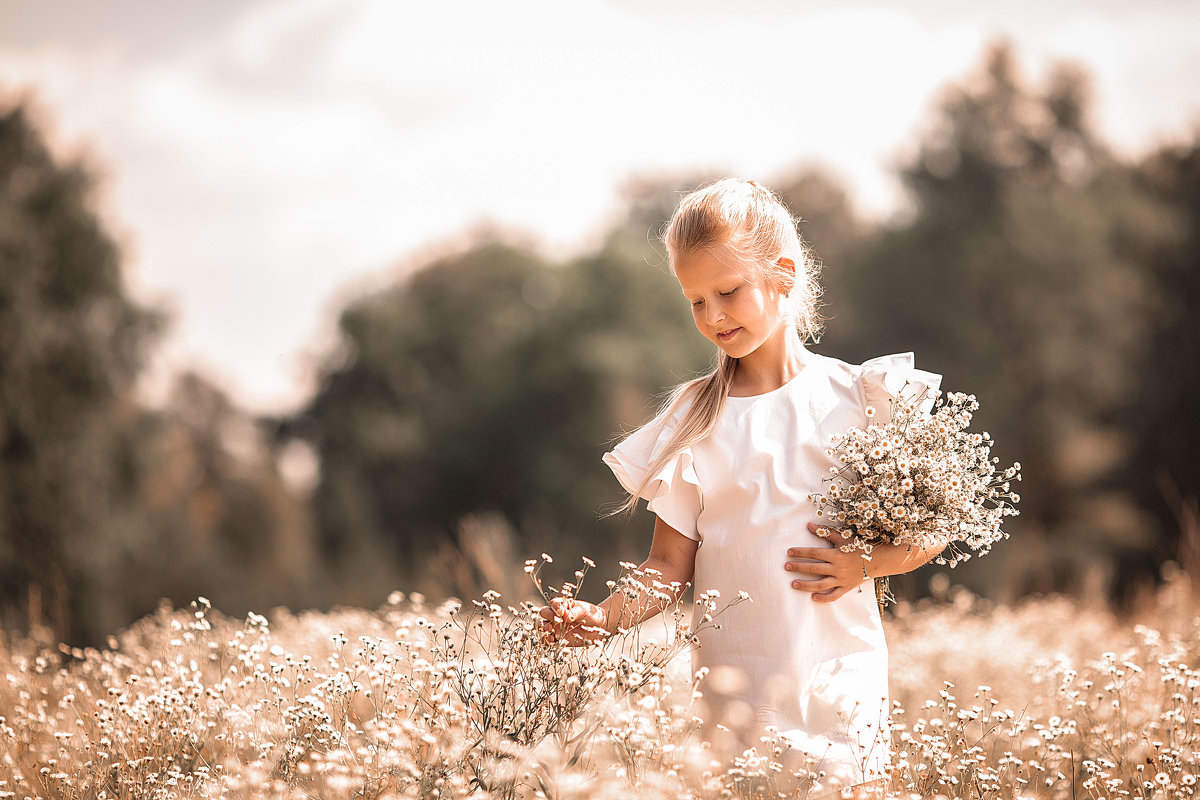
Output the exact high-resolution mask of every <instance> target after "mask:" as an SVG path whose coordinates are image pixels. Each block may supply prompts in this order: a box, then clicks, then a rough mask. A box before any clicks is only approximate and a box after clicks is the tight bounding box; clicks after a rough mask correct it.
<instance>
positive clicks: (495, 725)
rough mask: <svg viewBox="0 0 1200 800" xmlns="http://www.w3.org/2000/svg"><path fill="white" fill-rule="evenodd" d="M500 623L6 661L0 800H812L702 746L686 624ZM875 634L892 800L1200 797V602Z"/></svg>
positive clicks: (307, 623) (759, 764)
mask: <svg viewBox="0 0 1200 800" xmlns="http://www.w3.org/2000/svg"><path fill="white" fill-rule="evenodd" d="M501 599H502V598H500V597H498V596H497V595H495V594H494V593H489V594H488V595H487V596H485V597H484V598H482V599H480V600H477V601H475V602H473V603H468V604H466V605H465V606H464V605H463V604H461V603H459V602H458V601H456V600H447V601H445V602H442V603H440V604H437V605H430V604H429V603H428V602H427V601H426V599H425V598H423V597H421V596H419V595H415V594H414V595H408V596H405V595H402V594H399V593H397V594H395V595H393V596H392V598H390V600H389V602H388V603H387V604H385V605H384V606H382V607H380V608H378V609H376V610H374V611H367V610H357V609H336V610H334V611H332V612H329V613H315V612H314V613H305V614H300V615H294V614H291V613H289V612H287V611H286V610H278V611H276V612H274V613H273V614H272V618H271V620H269V621H268V620H267V619H266V618H265V617H262V616H259V615H257V614H251V615H250V616H249V617H248V618H247V619H245V620H237V619H230V618H227V617H225V616H223V615H221V614H219V613H217V612H215V611H213V610H212V609H210V608H209V607H208V605H207V603H206V602H205V601H203V600H200V601H197V602H196V603H194V604H193V607H192V608H191V609H190V610H175V609H170V608H166V607H163V608H160V609H159V611H158V612H157V613H155V614H153V615H151V616H149V617H147V618H146V619H143V620H142V621H140V622H139V623H137V624H136V625H134V626H133V627H131V628H130V629H128V630H127V631H125V632H123V633H122V634H121V635H120V636H118V637H114V638H113V639H111V640H110V642H109V646H108V647H106V648H104V649H84V650H80V649H72V648H67V647H58V648H53V647H49V646H47V645H45V644H39V643H38V642H37V641H35V640H33V639H22V640H14V641H8V642H4V643H3V646H0V669H2V670H3V673H4V678H5V679H4V681H3V683H2V684H0V753H2V755H0V798H4V797H16V798H24V797H30V798H35V797H43V798H151V797H153V798H158V797H162V798H168V797H197V798H199V797H214V798H215V797H239V798H240V797H280V798H282V797H305V798H308V797H321V798H342V797H345V798H384V797H422V798H460V797H511V798H532V797H555V798H571V797H579V798H583V797H588V798H595V797H609V796H611V797H630V796H632V795H633V794H634V793H636V795H637V796H639V797H641V798H658V797H661V798H678V797H696V798H710V797H711V798H717V797H742V798H766V797H776V796H793V797H803V796H804V793H805V785H806V784H805V782H804V778H805V774H804V772H803V770H800V771H795V772H793V771H792V770H791V769H790V768H785V767H783V766H782V763H783V762H784V761H785V760H786V759H785V758H784V756H785V753H784V752H783V750H782V748H781V747H780V746H779V745H778V743H773V742H764V744H763V747H761V748H759V749H758V750H757V751H756V752H753V753H748V754H746V755H745V756H744V757H743V758H741V759H738V760H736V761H734V762H729V763H719V762H716V761H714V760H713V759H712V758H711V757H710V754H709V752H708V751H707V750H706V749H705V748H704V747H703V746H701V744H700V743H699V742H697V736H696V730H697V724H696V723H697V720H696V719H695V718H694V715H693V713H692V712H693V703H694V701H695V699H696V697H697V696H698V694H699V693H702V692H703V690H704V680H703V676H697V675H692V674H690V671H689V664H688V658H687V655H686V653H685V650H686V649H687V646H688V643H689V641H690V637H691V636H693V635H694V634H695V631H692V630H690V628H689V626H688V619H689V618H690V613H684V612H685V611H687V609H683V608H679V607H676V608H675V609H673V611H672V612H671V613H669V614H667V615H665V616H664V617H662V618H660V619H659V620H657V621H653V622H650V623H647V624H646V625H644V626H643V627H642V629H641V630H634V631H629V632H626V633H625V634H623V635H621V636H618V637H615V638H614V639H613V640H611V641H610V642H609V644H608V645H607V646H605V647H592V648H566V647H562V646H548V645H546V644H545V643H543V642H542V641H541V639H540V637H538V636H537V634H536V628H535V624H534V616H535V611H534V607H533V606H532V605H530V604H519V605H513V606H506V605H503V604H502V603H501V602H500V601H501ZM701 602H703V603H705V604H706V605H707V608H706V610H708V611H710V612H711V613H713V614H716V615H717V619H716V620H715V623H719V621H720V618H719V611H720V608H719V601H718V600H717V599H716V598H711V597H705V598H702V599H701ZM887 628H888V634H889V642H890V647H891V653H892V658H891V663H892V666H891V675H892V693H893V700H894V706H895V707H894V710H893V728H894V729H893V742H894V745H895V755H894V759H893V762H894V763H893V772H892V776H891V787H890V790H889V791H890V795H891V796H896V797H922V798H925V797H929V798H932V797H943V798H1018V797H1020V798H1035V797H1037V798H1108V797H1136V798H1176V797H1190V796H1192V795H1193V794H1195V790H1196V781H1197V778H1198V777H1200V671H1198V670H1197V668H1196V667H1195V666H1194V665H1196V664H1197V663H1198V661H1200V659H1198V655H1200V653H1198V651H1200V602H1197V595H1196V594H1195V593H1194V591H1193V588H1192V586H1191V584H1190V583H1189V582H1188V581H1187V580H1186V579H1185V578H1183V577H1182V576H1178V575H1177V576H1174V577H1173V578H1172V579H1171V580H1169V581H1168V582H1167V583H1166V584H1165V585H1164V586H1163V587H1162V588H1161V589H1160V590H1159V591H1158V593H1157V594H1156V595H1155V596H1154V598H1153V601H1152V602H1149V603H1147V604H1146V605H1145V608H1144V609H1143V610H1142V611H1140V612H1138V613H1137V614H1135V615H1133V616H1126V617H1118V616H1115V615H1114V614H1112V613H1111V612H1109V611H1108V610H1106V609H1099V608H1089V607H1084V606H1082V605H1080V604H1078V603H1076V602H1074V601H1071V600H1069V599H1065V598H1044V599H1035V600H1029V601H1026V602H1023V603H1021V604H1019V605H1017V606H1015V607H1011V608H1010V607H1004V606H991V605H989V604H988V603H986V602H984V601H981V600H978V599H976V598H972V597H971V596H970V595H968V594H967V593H965V592H961V591H960V592H958V593H956V594H955V600H954V601H953V602H943V603H933V602H926V603H922V604H919V605H916V606H913V605H907V604H901V605H900V606H898V607H897V608H896V610H895V613H894V615H893V616H892V617H891V618H890V619H889V620H888V622H887ZM650 629H654V630H657V635H653V636H649V635H647V631H648V630H650Z"/></svg>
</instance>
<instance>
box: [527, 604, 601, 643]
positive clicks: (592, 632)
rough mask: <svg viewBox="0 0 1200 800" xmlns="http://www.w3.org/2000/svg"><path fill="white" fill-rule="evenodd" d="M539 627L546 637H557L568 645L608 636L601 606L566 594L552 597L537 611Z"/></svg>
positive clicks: (551, 639) (554, 638)
mask: <svg viewBox="0 0 1200 800" xmlns="http://www.w3.org/2000/svg"><path fill="white" fill-rule="evenodd" d="M538 616H539V617H540V618H541V619H540V620H539V624H540V627H539V629H540V631H541V632H542V635H543V636H544V637H545V638H546V639H547V640H548V641H555V640H559V641H562V642H563V643H564V644H568V645H570V646H572V647H578V646H579V645H584V644H588V643H589V642H595V641H598V640H600V639H604V638H607V637H608V629H607V628H605V626H604V623H605V613H604V609H602V608H601V607H600V606H598V605H595V604H593V603H588V602H585V601H583V600H575V599H572V598H569V597H556V598H554V599H553V600H551V601H550V605H548V606H543V607H542V609H541V611H539V612H538Z"/></svg>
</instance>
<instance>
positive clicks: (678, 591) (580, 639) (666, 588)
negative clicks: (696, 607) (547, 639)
mask: <svg viewBox="0 0 1200 800" xmlns="http://www.w3.org/2000/svg"><path fill="white" fill-rule="evenodd" d="M698 547H699V543H698V542H696V541H695V540H693V539H689V538H688V537H686V536H684V535H683V534H682V533H680V532H679V531H677V530H675V529H674V528H672V527H671V526H670V525H668V524H667V523H665V522H663V521H662V520H661V519H658V520H657V521H656V522H655V523H654V541H653V542H652V543H651V545H650V554H649V555H648V556H646V560H645V561H643V562H642V563H641V566H640V567H639V570H640V571H641V572H643V573H646V576H645V577H641V578H637V579H636V580H637V581H638V582H639V583H641V584H642V586H643V589H644V591H641V592H638V594H637V596H636V597H629V596H627V595H626V593H625V592H624V591H621V590H618V591H616V592H613V593H612V594H611V595H609V596H608V598H607V599H606V600H604V602H602V603H600V604H599V605H593V604H592V603H587V602H584V601H583V600H574V599H570V598H563V597H556V598H554V599H553V600H551V601H550V605H548V606H546V607H545V608H543V609H542V610H541V612H540V615H541V617H542V630H543V631H545V632H546V633H548V634H552V635H554V636H557V637H559V638H562V639H565V640H566V641H567V643H568V644H583V643H585V642H588V641H593V640H595V639H600V638H603V637H604V636H607V635H609V634H612V633H615V632H616V631H617V630H618V629H621V628H632V627H633V626H634V625H637V624H638V623H639V622H644V621H645V620H647V619H650V618H651V617H653V616H654V615H655V614H658V613H659V612H661V611H663V610H664V609H666V608H668V607H669V606H670V605H672V604H674V603H675V602H676V601H677V600H678V599H679V597H680V595H682V594H683V590H684V587H685V586H686V585H687V584H688V583H690V582H691V580H692V574H693V572H694V571H695V567H696V549H697V548H698Z"/></svg>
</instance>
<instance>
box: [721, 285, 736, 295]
mask: <svg viewBox="0 0 1200 800" xmlns="http://www.w3.org/2000/svg"><path fill="white" fill-rule="evenodd" d="M736 291H737V287H736V286H735V287H733V288H732V289H730V290H729V291H728V292H719V293H718V294H720V295H721V297H729V295H731V294H733V293H734V292H736Z"/></svg>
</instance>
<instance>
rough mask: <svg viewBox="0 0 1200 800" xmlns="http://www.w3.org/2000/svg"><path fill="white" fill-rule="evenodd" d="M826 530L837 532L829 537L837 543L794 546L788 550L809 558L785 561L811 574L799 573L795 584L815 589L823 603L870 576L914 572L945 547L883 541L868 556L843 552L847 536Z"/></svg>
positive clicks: (792, 555) (787, 565)
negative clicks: (921, 546)
mask: <svg viewBox="0 0 1200 800" xmlns="http://www.w3.org/2000/svg"><path fill="white" fill-rule="evenodd" d="M822 527H823V526H821V525H818V524H817V523H815V522H810V523H808V529H809V530H810V531H812V532H813V533H817V532H818V531H820V530H821V529H822ZM825 530H828V531H832V532H833V533H832V535H831V536H829V537H828V538H829V541H830V542H832V543H833V544H834V547H792V548H789V549H788V551H787V554H788V557H789V558H790V559H796V558H802V559H806V560H805V561H793V560H789V561H786V562H785V563H784V569H786V570H789V571H791V572H795V573H798V574H799V575H806V576H811V577H808V578H807V579H805V578H803V577H797V578H796V579H795V580H793V581H792V587H793V588H795V589H800V590H801V591H806V592H812V593H813V600H815V601H817V602H822V603H831V602H833V601H834V600H837V599H838V598H839V597H841V596H842V595H844V594H846V593H847V592H849V591H851V590H852V589H855V588H856V587H858V586H859V585H860V584H862V583H863V582H864V581H866V580H869V579H873V578H882V577H885V576H887V575H900V574H903V573H905V572H912V571H913V570H914V569H916V568H917V567H919V566H921V565H922V564H926V563H928V562H929V561H930V560H931V559H933V558H934V557H935V556H936V555H937V554H938V553H940V552H941V548H939V549H937V550H922V549H921V548H919V547H909V546H908V545H880V546H878V547H876V548H875V549H874V550H872V551H871V557H870V558H869V559H867V558H864V557H863V554H862V553H861V552H860V551H855V552H851V553H843V552H842V551H841V550H839V549H838V548H837V545H839V544H842V543H843V540H841V537H839V536H838V535H837V532H836V529H835V528H827V527H826V528H825Z"/></svg>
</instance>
